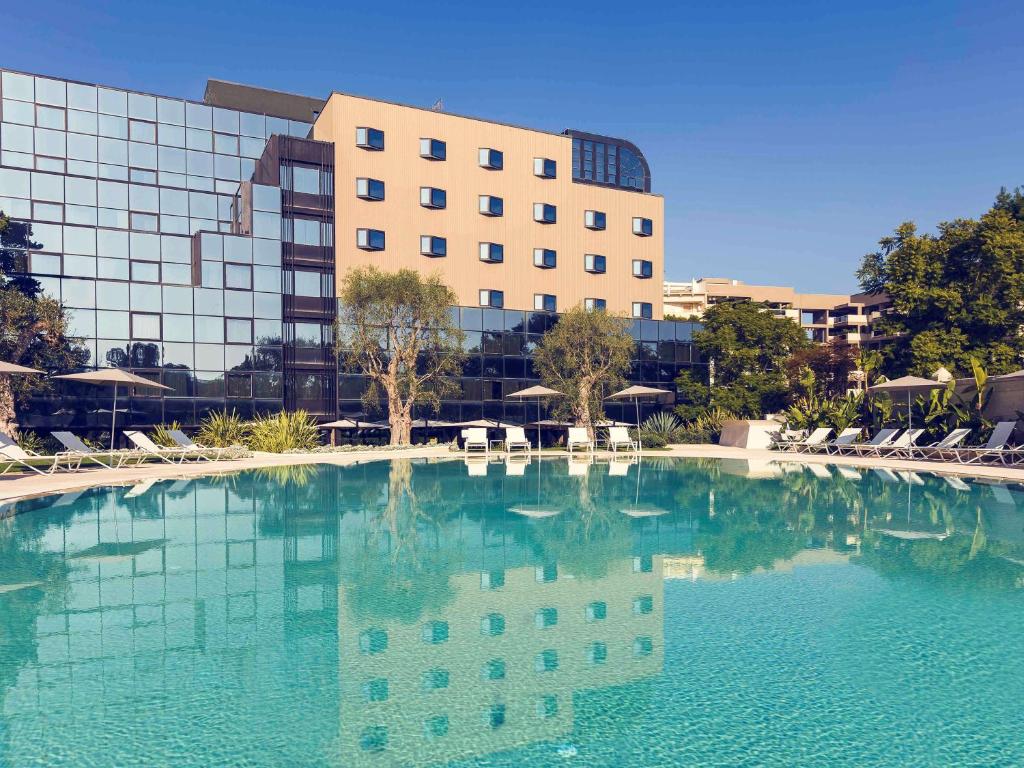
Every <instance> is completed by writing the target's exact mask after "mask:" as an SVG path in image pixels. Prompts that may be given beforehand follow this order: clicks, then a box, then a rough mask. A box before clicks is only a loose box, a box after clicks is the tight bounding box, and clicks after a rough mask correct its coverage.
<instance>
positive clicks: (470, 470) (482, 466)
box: [463, 454, 490, 477]
mask: <svg viewBox="0 0 1024 768" xmlns="http://www.w3.org/2000/svg"><path fill="white" fill-rule="evenodd" d="M463 462H464V463H465V465H466V473H467V474H468V475H469V476H470V477H486V476H487V465H488V464H489V463H490V459H488V458H487V456H480V455H479V454H477V455H476V456H467V457H466V458H465V459H463Z"/></svg>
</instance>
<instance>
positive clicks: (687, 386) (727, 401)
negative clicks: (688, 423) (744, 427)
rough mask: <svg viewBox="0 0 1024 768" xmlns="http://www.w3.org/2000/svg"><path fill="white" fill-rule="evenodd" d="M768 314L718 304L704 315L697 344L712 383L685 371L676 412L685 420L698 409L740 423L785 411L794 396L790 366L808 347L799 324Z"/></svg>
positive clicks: (742, 304)
mask: <svg viewBox="0 0 1024 768" xmlns="http://www.w3.org/2000/svg"><path fill="white" fill-rule="evenodd" d="M766 309H767V307H765V305H763V304H755V303H752V302H748V301H737V302H723V303H721V304H715V305H713V306H712V307H710V308H709V309H708V311H707V312H706V313H705V315H704V320H703V322H704V327H703V329H702V330H700V331H697V332H696V333H695V334H694V343H695V344H696V346H697V348H698V349H699V350H700V353H701V356H702V357H703V358H704V359H705V360H707V361H708V363H709V366H708V378H707V379H705V380H701V381H698V380H697V379H695V378H694V376H693V375H692V374H691V373H689V372H685V373H684V374H683V375H681V376H680V377H679V379H678V380H677V382H676V384H677V387H678V389H679V392H680V398H679V399H680V405H679V407H678V408H677V413H678V415H679V416H680V417H681V418H682V419H683V420H684V421H685V420H687V419H688V418H692V417H693V416H694V414H695V412H696V411H695V409H697V410H701V409H704V408H707V407H710V406H718V407H720V408H724V409H725V410H727V411H729V412H731V413H734V414H736V415H737V416H738V417H739V418H760V417H761V416H763V415H765V414H767V413H773V412H777V411H781V410H782V409H783V408H785V406H786V402H787V400H788V398H789V395H790V389H789V383H788V380H787V376H786V369H785V364H786V361H787V360H789V359H790V357H791V356H792V355H793V354H794V353H795V352H797V351H798V350H803V349H806V348H808V347H809V346H810V342H809V341H808V340H807V339H806V337H805V336H804V334H803V331H802V330H801V329H800V327H799V326H798V325H797V324H796V323H790V322H781V321H780V320H779V318H776V317H775V316H774V315H772V314H771V313H770V312H767V311H765V310H766ZM712 375H713V377H714V379H713V380H712V379H711V376H712Z"/></svg>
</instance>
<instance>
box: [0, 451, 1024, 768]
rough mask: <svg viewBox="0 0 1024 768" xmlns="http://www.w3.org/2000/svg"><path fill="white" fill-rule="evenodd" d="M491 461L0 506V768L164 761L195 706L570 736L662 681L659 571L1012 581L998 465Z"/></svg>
mask: <svg viewBox="0 0 1024 768" xmlns="http://www.w3.org/2000/svg"><path fill="white" fill-rule="evenodd" d="M513 464H515V462H513ZM580 466H582V467H583V469H584V470H585V471H582V472H581V471H580ZM485 468H486V469H487V470H488V472H487V474H486V475H482V476H474V477H472V478H467V467H466V466H464V464H463V463H462V462H461V461H443V462H409V461H396V462H373V463H369V464H365V465H360V466H354V467H349V468H337V467H309V466H306V467H303V466H297V467H283V468H274V469H271V470H262V471H259V472H248V473H239V474H235V475H229V476H224V477H211V478H202V479H198V480H188V481H186V480H173V479H171V480H166V481H161V482H156V483H150V484H143V485H140V486H136V487H134V488H109V489H96V490H91V491H84V492H75V493H69V494H64V495H62V496H57V497H50V498H47V499H38V500H30V501H26V502H19V503H18V504H17V505H15V506H14V507H11V506H8V507H6V508H5V510H4V511H5V512H6V513H7V514H8V517H7V518H6V519H3V520H0V705H2V707H0V725H2V726H3V727H2V728H0V764H11V765H24V764H29V763H34V762H35V763H38V762H46V761H47V760H48V759H50V758H52V756H53V755H59V754H61V753H62V750H64V749H66V748H67V745H68V744H74V745H75V749H76V757H77V758H78V759H80V761H81V762H84V763H87V762H89V761H93V762H100V763H110V762H115V763H117V762H120V763H128V762H131V761H132V760H133V759H136V758H137V756H138V755H139V754H145V755H146V756H147V758H148V759H150V760H151V761H153V762H154V764H159V763H165V764H170V763H173V762H175V756H176V754H177V753H176V752H175V750H176V749H180V747H179V745H178V741H177V739H175V738H172V736H171V734H173V733H175V732H179V729H181V728H183V727H186V724H189V723H193V724H196V726H197V728H196V730H193V731H191V733H192V735H193V738H194V739H201V740H202V742H203V743H204V744H207V743H209V744H211V745H213V744H216V745H217V748H218V749H222V750H225V751H224V752H223V754H233V755H238V756H242V757H245V758H247V759H248V758H249V757H251V758H252V759H251V760H250V762H252V763H253V764H259V760H261V759H263V760H266V761H267V762H268V764H313V763H324V762H326V763H327V764H335V765H337V764H344V765H361V764H366V765H370V764H374V765H378V764H382V762H383V763H386V762H388V761H392V762H401V763H403V764H411V765H424V764H428V763H432V762H442V761H446V760H458V759H463V758H470V757H473V756H480V755H487V754H490V753H492V752H498V751H502V750H509V749H513V748H518V747H523V746H525V745H530V744H537V743H548V742H553V743H555V744H563V743H564V744H566V745H568V744H570V743H571V740H572V738H573V736H572V734H573V733H574V731H576V732H578V731H579V726H580V724H579V723H578V722H576V721H577V719H578V717H579V713H580V711H581V707H582V706H583V703H584V702H586V701H587V700H589V693H590V692H594V691H598V690H614V689H618V688H619V687H621V686H626V687H630V686H632V687H634V688H635V687H636V686H641V687H642V686H644V685H650V684H651V683H652V681H655V680H656V679H657V678H658V677H659V676H660V675H661V674H662V672H663V666H664V664H665V661H664V659H665V645H666V637H665V625H666V616H665V591H666V589H667V586H666V585H667V584H668V583H671V580H676V579H680V580H689V581H697V582H701V581H705V580H714V581H717V580H722V579H727V580H728V579H736V578H742V577H746V576H748V575H755V574H759V573H767V572H776V573H778V572H784V571H787V570H791V569H793V568H798V567H801V566H806V565H845V564H858V565H861V566H867V567H870V568H872V569H874V570H877V571H878V572H879V573H881V574H884V575H889V574H895V575H899V576H901V577H913V578H924V579H928V580H931V581H934V580H936V579H947V580H956V581H958V582H963V583H968V582H969V583H971V584H972V585H980V586H982V587H984V588H985V589H998V590H1005V589H1019V588H1020V586H1021V585H1022V584H1024V565H1022V564H1024V516H1022V514H1021V510H1020V508H1019V505H1020V503H1021V498H1020V493H1019V491H1018V489H1017V488H1016V487H1013V486H1006V485H1002V484H982V483H974V482H971V483H959V484H958V483H949V482H947V481H944V480H940V479H938V478H931V477H927V478H914V477H909V476H908V477H902V476H899V475H894V476H893V477H888V476H886V477H882V476H880V475H878V474H875V473H868V474H865V475H858V476H857V477H856V478H851V477H845V478H844V477H842V476H841V475H840V474H839V473H835V476H834V480H831V481H829V480H826V479H824V478H821V477H817V476H815V475H814V474H812V473H810V472H804V471H802V470H800V471H798V469H794V468H793V467H786V468H784V469H783V470H780V471H775V470H771V471H769V470H768V469H767V468H765V467H752V468H751V467H747V468H743V467H737V466H733V465H719V464H714V463H704V464H701V463H695V462H686V463H674V462H671V461H658V460H653V461H652V460H647V459H645V460H644V462H643V463H642V464H639V465H637V464H634V463H631V462H628V461H624V462H620V463H617V464H615V465H608V464H605V463H601V462H598V463H594V464H591V463H590V462H589V461H588V462H586V463H582V462H581V463H580V465H567V463H566V462H565V461H564V460H562V461H543V462H539V463H538V462H536V461H532V462H529V463H526V464H525V466H522V465H516V466H512V465H503V464H501V463H487V464H485ZM745 474H749V475H753V477H749V476H744V475H745ZM919 480H920V482H918V481H919ZM12 512H18V513H19V514H13V515H11V513H12ZM680 588H688V587H686V585H680ZM670 623H671V622H670ZM676 623H677V624H678V621H676ZM630 698H631V701H633V702H634V704H635V702H636V700H637V696H635V695H631V697H630ZM640 698H642V697H640ZM649 706H651V707H657V697H655V696H652V697H651V698H650V701H649ZM57 724H59V727H55V726H56V725H57ZM126 733H127V734H136V735H137V738H135V737H133V738H127V737H126V736H125V734H126ZM139 734H141V735H139ZM296 735H298V736H296ZM140 744H141V745H142V746H141V747H140ZM567 748H568V747H567ZM140 749H141V750H142V751H141V752H140ZM240 759H241V757H240Z"/></svg>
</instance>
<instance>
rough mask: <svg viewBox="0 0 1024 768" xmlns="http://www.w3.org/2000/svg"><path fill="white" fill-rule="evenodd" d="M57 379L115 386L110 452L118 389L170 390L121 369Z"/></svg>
mask: <svg viewBox="0 0 1024 768" xmlns="http://www.w3.org/2000/svg"><path fill="white" fill-rule="evenodd" d="M53 378H55V379H67V380H68V381H79V382H82V383H83V384H95V385H96V386H98V387H105V386H108V385H110V384H113V385H114V405H113V407H112V408H111V412H112V413H111V417H110V450H114V430H115V429H116V428H117V388H118V386H119V385H121V384H124V385H126V386H129V387H148V388H150V389H170V387H165V386H164V385H163V384H157V383H156V382H155V381H151V380H150V379H145V378H143V377H142V376H136V375H135V374H134V373H129V372H128V371H122V370H121V369H120V368H100V369H98V370H95V371H86V372H85V373H65V374H63V375H61V376H54V377H53Z"/></svg>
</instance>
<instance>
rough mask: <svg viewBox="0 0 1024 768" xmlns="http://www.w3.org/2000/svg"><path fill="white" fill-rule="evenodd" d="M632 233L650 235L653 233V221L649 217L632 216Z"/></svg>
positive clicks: (642, 235) (641, 235) (640, 235)
mask: <svg viewBox="0 0 1024 768" xmlns="http://www.w3.org/2000/svg"><path fill="white" fill-rule="evenodd" d="M633 234H634V235H637V236H639V237H650V236H651V235H652V234H654V222H653V221H651V220H650V219H644V218H640V217H639V216H634V217H633Z"/></svg>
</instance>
